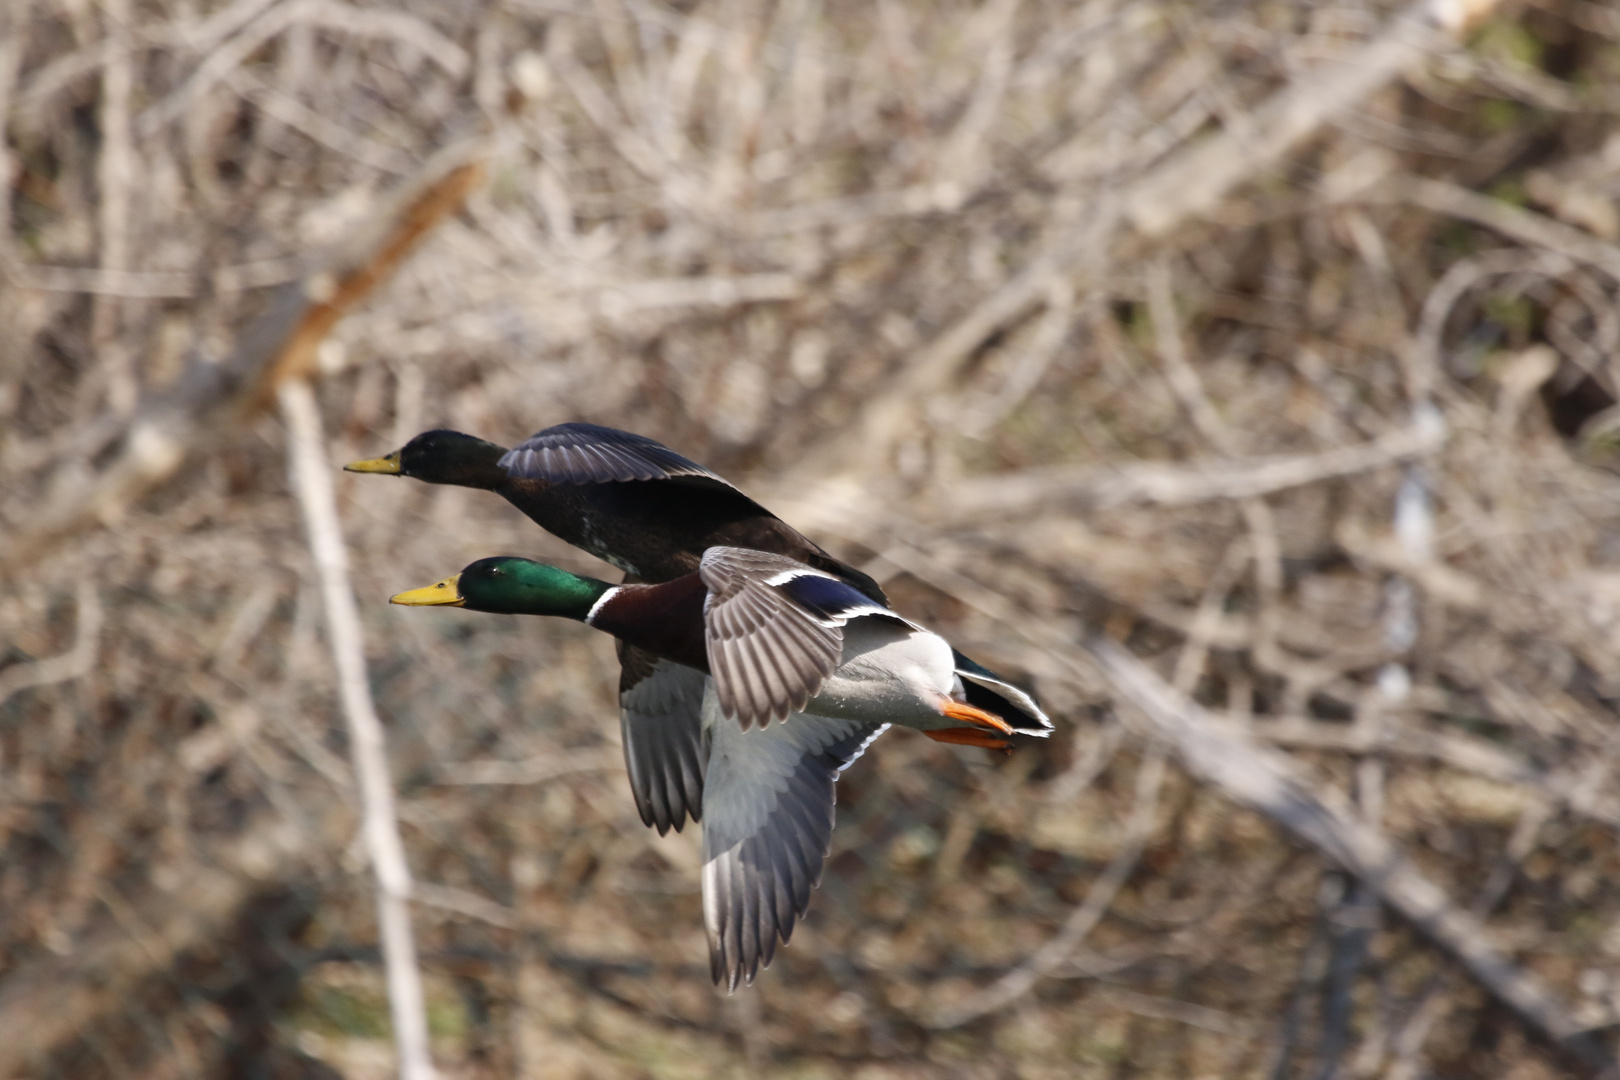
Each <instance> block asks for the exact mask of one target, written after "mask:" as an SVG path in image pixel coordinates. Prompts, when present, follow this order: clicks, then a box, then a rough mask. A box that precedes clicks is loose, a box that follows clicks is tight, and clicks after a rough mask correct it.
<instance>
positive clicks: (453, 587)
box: [388, 574, 467, 607]
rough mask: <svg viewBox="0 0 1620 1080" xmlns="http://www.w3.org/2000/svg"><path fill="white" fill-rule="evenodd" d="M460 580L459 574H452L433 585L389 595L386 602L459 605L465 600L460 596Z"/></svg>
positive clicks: (432, 605) (407, 604)
mask: <svg viewBox="0 0 1620 1080" xmlns="http://www.w3.org/2000/svg"><path fill="white" fill-rule="evenodd" d="M460 582H461V575H460V574H454V575H452V576H450V577H447V578H445V579H444V580H443V581H440V582H437V583H435V584H433V585H424V586H423V587H422V588H420V589H411V590H410V591H409V592H402V593H398V594H396V595H394V596H390V597H389V598H388V602H389V603H390V604H404V605H405V606H406V607H443V606H449V607H461V606H462V605H463V604H465V603H466V602H467V601H466V600H464V599H463V598H462V595H461V585H460Z"/></svg>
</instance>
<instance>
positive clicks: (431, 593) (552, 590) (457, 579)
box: [389, 555, 613, 622]
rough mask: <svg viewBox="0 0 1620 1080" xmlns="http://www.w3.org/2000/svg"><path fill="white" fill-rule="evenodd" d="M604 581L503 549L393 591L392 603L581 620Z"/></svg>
mask: <svg viewBox="0 0 1620 1080" xmlns="http://www.w3.org/2000/svg"><path fill="white" fill-rule="evenodd" d="M611 588H613V586H612V585H609V584H608V583H607V582H605V581H597V580H596V579H595V578H588V577H580V576H579V575H578V574H570V573H569V572H568V571H566V570H559V569H557V568H556V567H555V566H547V565H546V564H545V563H538V562H535V561H533V560H532V559H520V558H518V557H517V556H515V555H503V556H499V557H497V558H493V559H479V560H478V561H477V562H475V563H468V564H467V567H466V568H465V569H464V570H462V571H461V573H459V574H456V575H455V576H454V577H448V578H445V579H444V580H443V581H441V582H439V583H438V584H436V585H429V586H427V587H425V588H421V589H412V590H411V591H410V592H402V593H400V594H399V595H398V596H395V597H393V598H392V599H391V600H390V601H389V602H390V603H393V604H408V605H411V606H429V605H449V606H452V607H464V608H466V609H468V610H469V611H490V612H494V613H495V614H497V615H558V616H561V617H562V618H565V619H578V620H580V621H581V622H583V621H584V619H585V616H586V615H589V614H590V612H591V608H593V607H595V606H596V602H597V601H598V600H600V599H601V598H602V594H603V593H605V592H607V591H608V590H609V589H611Z"/></svg>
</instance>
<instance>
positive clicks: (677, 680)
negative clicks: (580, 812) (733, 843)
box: [619, 643, 708, 835]
mask: <svg viewBox="0 0 1620 1080" xmlns="http://www.w3.org/2000/svg"><path fill="white" fill-rule="evenodd" d="M619 662H620V664H621V665H622V667H621V671H620V676H619V729H620V732H621V734H622V736H623V739H624V765H625V769H626V771H628V772H629V774H630V790H631V792H632V794H634V795H635V799H636V810H637V811H639V812H640V814H641V820H642V822H643V823H645V824H647V825H650V826H653V827H655V828H657V830H658V832H659V834H660V835H662V834H664V833H667V832H669V830H670V829H672V828H673V829H675V830H676V831H677V832H679V831H680V829H681V826H683V825H685V824H686V818H687V816H688V815H691V818H692V820H693V821H698V820H700V817H701V815H702V812H703V773H704V768H705V765H706V763H707V761H708V748H707V746H706V745H705V738H704V735H703V726H702V724H703V720H702V707H703V688H704V684H705V683H707V682H708V679H707V678H706V677H705V676H704V674H703V672H701V671H698V670H696V669H695V668H689V667H686V666H685V665H683V664H677V663H674V662H672V661H669V660H660V659H658V658H657V657H655V656H652V655H651V654H649V653H646V652H643V651H642V650H640V649H637V648H635V647H634V646H631V645H624V644H622V643H621V644H620V646H619Z"/></svg>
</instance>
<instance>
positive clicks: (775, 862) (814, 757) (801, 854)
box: [703, 693, 889, 991]
mask: <svg viewBox="0 0 1620 1080" xmlns="http://www.w3.org/2000/svg"><path fill="white" fill-rule="evenodd" d="M703 708H704V711H705V722H706V724H708V725H710V744H709V769H708V777H707V780H706V781H705V787H704V792H703V924H704V927H705V929H707V931H708V935H709V968H710V973H711V974H712V975H713V977H714V981H715V982H716V983H717V984H722V985H724V986H725V987H726V989H727V990H728V991H729V990H735V989H736V988H737V984H738V983H739V982H753V981H754V976H755V975H756V974H757V973H758V972H759V969H760V968H762V967H767V966H769V965H770V962H771V959H772V958H773V957H774V956H775V955H776V943H777V941H778V940H780V941H781V942H782V944H784V945H785V944H787V942H788V939H789V938H790V937H792V936H793V926H794V923H795V922H797V920H798V919H799V918H800V917H801V916H803V915H804V913H805V910H806V908H808V907H809V904H810V890H811V889H813V888H815V887H816V885H818V884H819V883H820V881H821V867H822V863H823V862H824V861H825V860H826V858H827V851H828V848H829V846H830V844H831V841H832V828H833V804H834V803H835V802H836V801H837V798H836V795H835V793H834V791H833V784H834V782H835V781H836V780H837V779H838V775H839V773H841V772H843V771H844V770H845V769H846V768H848V767H849V764H850V762H852V761H854V760H855V759H856V758H858V757H860V756H861V753H862V752H863V751H864V750H865V749H866V748H867V747H868V746H869V745H871V743H872V740H873V739H875V738H877V737H878V736H879V735H881V734H883V732H884V731H886V730H887V729H888V726H889V725H887V724H872V723H863V722H860V721H854V720H838V719H833V718H830V717H823V716H815V715H813V714H810V713H796V714H794V716H793V717H792V720H791V722H789V723H786V724H775V725H773V726H771V727H768V728H754V729H752V730H748V731H744V730H743V729H742V728H740V727H738V726H737V725H736V724H735V723H732V722H730V721H729V720H726V719H725V718H724V717H722V716H721V715H720V714H719V699H718V697H717V696H716V695H715V694H713V693H710V694H708V695H706V696H705V698H704V702H703Z"/></svg>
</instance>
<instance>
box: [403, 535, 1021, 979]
mask: <svg viewBox="0 0 1620 1080" xmlns="http://www.w3.org/2000/svg"><path fill="white" fill-rule="evenodd" d="M393 602H394V603H396V604H407V605H452V606H456V607H464V608H468V609H470V610H474V611H490V612H497V613H503V614H519V615H552V616H559V617H562V618H568V619H575V620H577V621H580V622H583V623H585V624H587V625H589V626H593V627H596V628H597V629H599V630H604V631H606V632H607V633H610V634H612V635H613V636H614V637H616V638H618V639H619V640H620V641H621V642H624V643H627V644H630V645H634V646H635V647H637V648H638V649H641V650H643V651H644V652H646V653H648V654H650V655H653V656H656V657H658V658H659V659H661V660H664V661H668V662H672V663H674V664H677V665H680V667H681V668H682V669H683V670H685V671H688V672H691V673H692V674H694V675H696V676H697V678H698V680H699V683H698V686H697V688H696V689H695V691H694V696H695V697H696V698H697V701H698V705H699V717H700V720H699V726H700V731H701V733H702V744H703V745H704V746H705V747H706V749H707V753H706V754H705V755H704V758H703V765H704V767H705V769H706V774H707V775H706V779H705V780H704V784H703V790H702V801H701V808H702V817H703V822H704V832H703V911H704V924H705V927H706V928H707V930H708V936H709V951H710V966H711V970H712V973H713V975H714V979H715V981H716V982H717V983H725V984H726V985H727V986H728V988H730V989H735V988H736V986H737V984H738V982H739V981H750V982H751V981H752V980H753V978H754V975H755V974H756V973H757V971H758V969H759V968H760V967H761V966H763V965H768V964H769V963H770V961H771V958H772V956H774V954H775V950H776V942H777V940H778V939H780V940H781V941H782V942H783V943H786V942H787V940H788V939H789V937H790V936H791V935H792V932H793V926H794V922H795V920H796V919H797V918H798V917H799V916H802V915H803V914H804V912H805V909H806V907H807V905H808V904H809V898H810V890H811V889H812V888H814V886H815V885H816V883H817V882H819V880H820V878H821V867H822V861H823V860H824V859H825V858H826V855H827V851H828V845H829V843H830V840H831V836H832V824H833V804H834V801H835V797H834V791H833V782H834V781H835V780H836V779H837V778H838V774H839V773H840V772H842V771H843V769H845V768H846V767H848V765H849V764H850V762H852V761H854V760H855V758H856V757H858V756H859V755H860V754H861V752H862V751H864V750H865V749H866V747H867V746H868V745H870V744H871V742H872V740H873V739H875V738H876V737H877V736H878V735H880V734H882V733H883V732H884V731H885V730H886V729H887V728H888V727H889V725H890V724H901V725H904V726H907V727H913V728H917V729H919V730H922V731H923V732H924V733H925V734H927V735H929V736H930V737H932V738H934V739H937V740H939V741H941V742H955V743H965V744H968V745H973V746H988V747H994V748H1002V747H1006V746H1007V745H1008V744H1009V742H1010V739H1011V736H1013V735H1014V734H1020V735H1032V736H1039V737H1044V736H1046V735H1047V734H1049V733H1050V732H1051V729H1052V725H1051V722H1050V721H1049V720H1048V719H1047V718H1046V715H1045V714H1044V713H1043V712H1042V711H1041V709H1040V707H1039V706H1038V705H1036V704H1035V702H1034V701H1033V700H1032V699H1031V698H1030V697H1029V696H1028V695H1027V694H1025V693H1024V692H1023V691H1022V690H1019V689H1018V688H1017V687H1015V686H1012V685H1011V684H1009V683H1007V682H1005V681H1004V680H1001V679H999V678H997V677H996V676H994V675H992V674H991V673H990V672H988V671H985V670H984V669H983V668H980V667H978V666H977V665H972V667H970V668H964V667H962V666H961V665H960V664H959V662H958V659H957V657H958V655H959V654H957V653H955V651H954V650H953V649H952V648H951V647H950V645H948V644H947V643H946V642H945V641H944V639H943V638H941V637H939V636H938V635H937V634H934V633H932V632H931V631H928V630H926V629H924V628H923V627H921V626H919V625H918V624H916V623H914V622H912V621H911V620H909V619H906V618H904V617H903V616H900V615H898V614H896V613H895V612H893V611H891V610H889V609H888V608H886V607H883V606H881V605H879V604H876V603H873V602H872V600H871V599H869V598H868V597H867V596H865V595H864V594H863V593H861V592H860V591H858V590H856V589H855V588H853V587H852V586H850V585H849V584H848V583H847V582H845V581H843V580H842V579H840V578H838V577H837V576H835V575H833V574H829V573H826V572H824V571H821V570H817V569H815V568H814V567H811V566H808V565H806V564H804V563H800V562H797V561H795V560H793V559H789V558H787V557H785V556H781V555H777V554H774V553H771V552H762V551H755V550H750V549H745V548H734V547H714V548H710V549H709V550H708V551H706V552H704V553H703V557H702V559H701V561H700V564H699V569H698V571H697V572H696V573H693V574H688V575H685V576H683V577H680V578H677V579H675V580H674V581H670V582H665V583H661V584H635V583H632V584H625V585H613V584H611V583H609V582H606V581H598V580H595V579H593V578H588V577H581V576H579V575H576V574H570V573H568V572H567V571H565V570H560V569H558V568H557V567H554V566H548V565H546V564H544V563H538V562H533V561H531V560H528V559H520V558H515V557H502V558H494V559H480V560H479V561H477V562H475V563H472V564H470V565H469V566H467V567H466V568H465V569H463V570H462V571H461V572H460V573H459V574H456V575H455V576H453V577H450V578H447V579H445V580H444V581H441V582H439V583H437V584H435V585H430V586H427V587H425V588H421V589H414V590H411V591H410V592H404V593H400V594H399V595H397V596H395V597H393ZM704 673H707V675H708V676H709V678H704V677H703V676H704ZM968 686H975V687H978V688H979V690H980V691H981V692H983V693H984V694H987V695H989V699H990V700H994V701H996V702H997V703H998V704H999V709H998V710H997V711H990V710H986V709H983V708H980V707H978V706H976V705H974V704H972V703H970V702H969V701H968V700H967V692H966V688H967V687H968ZM773 721H775V722H774V723H773ZM633 768H634V766H632V769H633Z"/></svg>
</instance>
